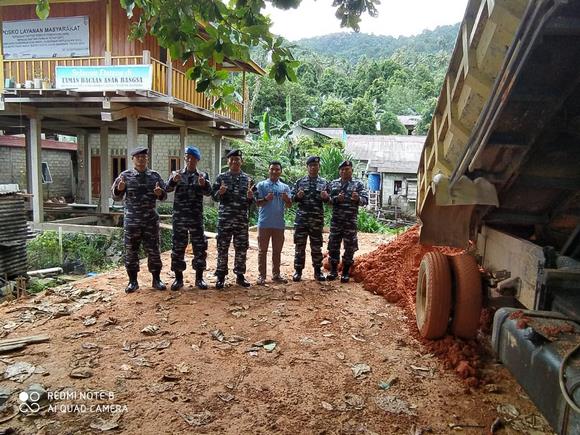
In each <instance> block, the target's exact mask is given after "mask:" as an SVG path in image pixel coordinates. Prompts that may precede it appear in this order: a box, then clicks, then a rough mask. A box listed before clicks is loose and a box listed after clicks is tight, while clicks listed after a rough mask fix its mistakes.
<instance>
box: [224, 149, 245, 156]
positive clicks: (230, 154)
mask: <svg viewBox="0 0 580 435" xmlns="http://www.w3.org/2000/svg"><path fill="white" fill-rule="evenodd" d="M226 157H228V158H229V157H242V151H240V150H231V151H230V152H229V153H227V154H226Z"/></svg>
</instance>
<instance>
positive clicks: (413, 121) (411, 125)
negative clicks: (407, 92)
mask: <svg viewBox="0 0 580 435" xmlns="http://www.w3.org/2000/svg"><path fill="white" fill-rule="evenodd" d="M397 119H398V120H399V122H400V123H401V124H403V125H404V126H405V128H406V129H407V134H408V135H409V136H410V135H412V134H413V132H414V131H415V128H416V127H417V124H419V122H420V121H421V116H419V115H409V116H408V115H397Z"/></svg>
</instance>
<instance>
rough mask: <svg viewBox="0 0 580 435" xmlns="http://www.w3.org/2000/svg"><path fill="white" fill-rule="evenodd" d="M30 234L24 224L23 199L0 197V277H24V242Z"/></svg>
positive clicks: (26, 264) (25, 260)
mask: <svg viewBox="0 0 580 435" xmlns="http://www.w3.org/2000/svg"><path fill="white" fill-rule="evenodd" d="M29 234H30V231H29V228H28V224H27V223H26V210H25V208H24V197H22V196H17V195H12V194H8V195H0V276H1V277H2V278H4V277H5V276H6V275H7V276H8V278H9V279H10V278H13V277H16V276H19V275H26V271H27V270H28V261H27V257H26V240H27V239H28V237H29Z"/></svg>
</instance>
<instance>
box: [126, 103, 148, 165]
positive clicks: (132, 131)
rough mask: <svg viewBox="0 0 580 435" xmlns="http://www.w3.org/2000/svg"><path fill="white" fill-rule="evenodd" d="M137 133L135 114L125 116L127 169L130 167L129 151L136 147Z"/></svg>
mask: <svg viewBox="0 0 580 435" xmlns="http://www.w3.org/2000/svg"><path fill="white" fill-rule="evenodd" d="M138 134H139V133H138V130H137V116H136V115H134V114H130V115H128V116H127V169H129V168H131V166H130V165H131V151H133V150H134V149H135V148H137V140H138ZM149 157H151V156H149Z"/></svg>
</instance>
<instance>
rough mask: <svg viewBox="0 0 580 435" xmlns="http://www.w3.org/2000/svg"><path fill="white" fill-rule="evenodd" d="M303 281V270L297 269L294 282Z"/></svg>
mask: <svg viewBox="0 0 580 435" xmlns="http://www.w3.org/2000/svg"><path fill="white" fill-rule="evenodd" d="M301 279H302V269H298V268H296V270H295V271H294V275H292V281H294V282H299V281H300V280H301Z"/></svg>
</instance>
